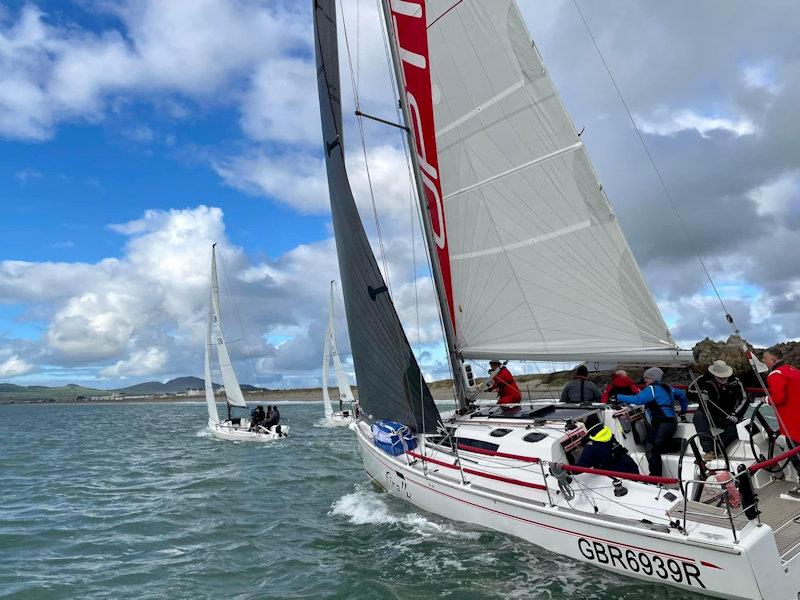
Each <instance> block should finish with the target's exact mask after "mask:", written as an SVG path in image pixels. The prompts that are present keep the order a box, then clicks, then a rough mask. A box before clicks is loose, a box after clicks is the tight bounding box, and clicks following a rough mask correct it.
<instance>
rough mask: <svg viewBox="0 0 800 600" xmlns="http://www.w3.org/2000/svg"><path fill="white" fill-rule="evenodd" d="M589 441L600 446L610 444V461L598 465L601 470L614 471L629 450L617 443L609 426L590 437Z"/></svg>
mask: <svg viewBox="0 0 800 600" xmlns="http://www.w3.org/2000/svg"><path fill="white" fill-rule="evenodd" d="M589 439H590V440H592V442H594V443H598V444H610V448H609V454H608V456H609V458H608V461H603V462H602V463H601V464H600V465H598V468H600V469H611V470H613V467H614V466H616V465H617V464H618V463H619V461H621V460H622V459H623V457H624V456H625V455H626V454H627V453H628V450H627V448H625V446H623V445H622V444H620V443H619V442H618V441H617V439H616V438H615V437H614V434H613V433H612V432H611V429H609V428H608V427H607V426H603V427H602V428H601V429H600V431H598V432H597V433H595V434H591V435H589Z"/></svg>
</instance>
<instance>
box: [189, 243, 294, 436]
mask: <svg viewBox="0 0 800 600" xmlns="http://www.w3.org/2000/svg"><path fill="white" fill-rule="evenodd" d="M208 304H209V306H208V320H207V323H206V351H205V370H204V377H205V389H206V406H207V408H208V429H209V431H211V434H212V435H213V436H214V437H217V438H220V439H223V440H236V441H243V442H264V441H269V440H277V439H282V438H285V437H286V435H287V433H288V432H289V427H288V426H286V425H280V424H267V425H268V426H263V425H260V424H256V425H255V426H252V425H253V424H252V422H251V419H250V418H248V417H247V416H244V417H242V416H239V417H234V416H232V409H234V408H240V409H245V411H246V410H247V403H246V402H245V400H244V395H243V394H242V388H241V386H240V385H239V379H238V378H237V377H236V373H235V371H234V370H233V364H232V363H231V358H230V356H229V354H228V348H227V346H226V345H225V339H224V337H223V335H222V316H221V315H222V312H221V310H220V302H219V282H218V281H217V245H216V244H214V245H213V246H212V247H211V290H210V300H209V303H208ZM212 330H213V331H212ZM214 338H215V339H214ZM213 346H216V349H217V358H218V360H219V369H220V372H221V373H222V383H223V385H224V387H225V405H226V408H227V418H226V419H225V420H220V417H219V413H218V412H217V400H216V397H215V395H214V383H213V380H212V379H211V355H212V352H213V349H212V347H213ZM246 414H247V413H246V412H245V415H246Z"/></svg>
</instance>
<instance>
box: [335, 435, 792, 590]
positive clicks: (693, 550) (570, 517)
mask: <svg viewBox="0 0 800 600" xmlns="http://www.w3.org/2000/svg"><path fill="white" fill-rule="evenodd" d="M351 428H352V429H353V430H354V431H356V433H357V437H358V442H359V446H360V448H361V456H362V459H363V461H364V467H365V469H366V471H367V473H368V475H369V476H370V478H372V479H373V480H374V481H375V482H376V483H377V484H378V485H379V486H381V487H382V488H384V489H385V490H386V491H388V492H389V493H391V494H392V495H394V496H396V497H398V498H400V499H402V500H405V501H406V502H409V503H410V504H413V505H414V506H417V507H419V508H421V509H423V510H426V511H428V512H431V513H434V514H437V515H440V516H442V517H446V518H449V519H453V520H456V521H464V522H467V523H473V524H476V525H480V526H483V527H488V528H490V529H494V530H496V531H500V532H503V533H506V534H509V535H514V536H517V537H519V538H522V539H524V540H526V541H527V542H530V543H532V544H535V545H536V546H539V547H541V548H544V549H546V550H550V551H552V552H555V553H557V554H561V555H564V556H568V557H570V558H572V559H575V560H578V561H581V562H587V563H590V564H592V565H594V566H596V567H600V568H602V569H606V570H609V571H613V572H615V573H619V574H621V575H625V576H628V577H634V578H637V579H642V580H647V581H650V582H653V583H662V584H667V585H671V586H675V587H679V588H682V589H685V590H691V591H693V592H699V593H701V594H706V595H709V596H714V597H720V598H741V599H748V600H750V599H767V598H769V599H770V600H772V599H779V600H790V599H791V600H796V599H797V597H798V589H796V588H797V586H796V585H793V582H794V583H796V582H797V581H798V580H799V579H800V578H799V577H798V576H799V575H800V565H799V564H798V563H799V562H800V561H798V560H797V559H795V558H793V559H790V560H788V561H786V562H785V563H783V564H782V563H781V560H780V557H779V556H778V551H777V548H776V545H775V542H774V536H773V534H772V529H771V528H770V527H768V526H767V525H762V526H760V527H759V526H757V525H756V524H755V523H752V522H751V523H749V524H748V525H747V528H749V529H748V530H745V531H746V532H747V534H748V535H746V536H745V535H744V533H745V532H744V531H743V532H742V533H743V535H742V539H741V540H740V541H739V543H731V542H730V541H725V542H720V541H715V540H713V539H712V538H711V537H709V538H708V539H702V538H697V537H695V538H691V537H687V536H684V535H682V534H680V533H679V532H677V531H671V532H669V533H666V532H659V531H652V530H649V529H647V528H644V527H641V526H639V527H633V526H631V525H626V524H623V523H614V522H610V521H609V520H607V519H606V520H603V519H601V518H592V516H591V515H589V514H585V513H583V514H575V513H574V512H573V511H567V510H564V507H559V506H555V507H553V506H549V505H548V504H547V502H540V501H535V500H532V499H529V500H526V499H525V498H524V496H526V495H525V494H523V495H522V496H520V493H519V491H518V490H511V489H509V490H508V492H510V493H502V492H499V491H498V490H497V487H498V486H497V485H493V486H492V487H494V488H495V489H489V487H488V486H487V487H484V486H483V485H481V484H482V483H483V481H482V480H481V479H480V478H474V477H469V476H468V483H467V484H464V483H462V481H461V478H460V474H459V472H458V471H457V470H455V471H447V470H446V469H439V468H437V467H436V466H434V465H429V466H428V470H427V473H425V472H424V471H423V468H422V465H421V461H418V460H417V461H414V462H412V463H411V464H409V462H408V461H409V459H408V458H407V456H406V455H401V456H398V457H393V456H390V455H388V454H386V453H385V452H383V451H381V450H380V449H378V448H377V447H375V446H374V445H373V443H372V439H371V436H370V434H369V429H368V426H367V425H366V424H363V425H362V424H358V423H354V425H353V426H352V427H351ZM470 480H471V481H470ZM507 487H509V488H511V487H512V486H507ZM539 494H543V492H539ZM512 496H513V497H512ZM527 497H528V498H532V497H535V493H531V494H528V495H527ZM545 500H546V497H545Z"/></svg>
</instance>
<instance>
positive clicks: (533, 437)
mask: <svg viewBox="0 0 800 600" xmlns="http://www.w3.org/2000/svg"><path fill="white" fill-rule="evenodd" d="M546 437H547V434H546V433H541V432H539V431H534V432H533V433H529V434H528V435H526V436H525V437H524V438H522V439H523V440H525V441H526V442H541V441H542V440H543V439H544V438H546Z"/></svg>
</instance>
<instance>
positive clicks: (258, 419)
mask: <svg viewBox="0 0 800 600" xmlns="http://www.w3.org/2000/svg"><path fill="white" fill-rule="evenodd" d="M250 417H251V421H250V429H251V430H252V431H255V430H256V429H258V426H259V425H260V424H261V423H262V422H263V421H264V419H266V414H265V413H264V407H263V406H261V405H260V404H259V405H258V406H256V407H255V408H254V409H253V410H252V411H251V412H250Z"/></svg>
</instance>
